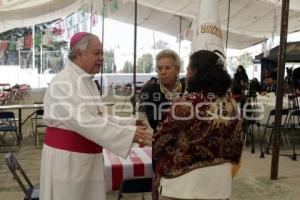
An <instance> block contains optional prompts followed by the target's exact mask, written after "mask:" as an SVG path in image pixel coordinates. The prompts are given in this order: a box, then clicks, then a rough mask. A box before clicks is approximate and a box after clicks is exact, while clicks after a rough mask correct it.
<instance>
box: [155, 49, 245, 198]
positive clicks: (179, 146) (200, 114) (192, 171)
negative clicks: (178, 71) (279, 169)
mask: <svg viewBox="0 0 300 200" xmlns="http://www.w3.org/2000/svg"><path fill="white" fill-rule="evenodd" d="M186 80H187V92H188V94H186V95H184V96H183V97H182V98H180V99H178V100H176V101H174V102H173V104H172V106H171V107H170V109H169V111H168V112H166V113H165V115H164V117H163V120H162V121H161V122H160V123H159V124H158V127H157V132H156V133H154V146H153V153H154V159H155V163H156V165H155V167H156V169H155V170H156V173H157V174H158V175H159V176H160V178H158V181H157V187H158V191H159V193H160V194H159V195H160V196H159V199H160V200H175V199H228V198H229V197H230V195H231V184H232V164H237V163H239V161H240V157H241V153H242V148H243V135H242V120H241V117H240V114H239V111H238V107H237V105H236V103H235V101H234V100H233V99H232V98H231V95H230V94H228V92H227V91H228V89H229V87H230V84H231V80H230V76H229V74H228V73H227V72H226V71H225V70H224V65H223V62H222V61H221V59H220V58H219V57H218V56H217V55H216V54H215V53H213V52H210V51H207V50H200V51H197V52H195V53H193V54H192V55H191V56H190V62H189V65H188V68H187V75H186Z"/></svg>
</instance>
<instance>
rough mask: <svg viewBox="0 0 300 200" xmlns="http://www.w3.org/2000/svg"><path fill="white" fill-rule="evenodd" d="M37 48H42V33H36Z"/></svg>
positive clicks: (35, 42)
mask: <svg viewBox="0 0 300 200" xmlns="http://www.w3.org/2000/svg"><path fill="white" fill-rule="evenodd" d="M34 44H35V46H41V44H42V32H36V33H35V36H34Z"/></svg>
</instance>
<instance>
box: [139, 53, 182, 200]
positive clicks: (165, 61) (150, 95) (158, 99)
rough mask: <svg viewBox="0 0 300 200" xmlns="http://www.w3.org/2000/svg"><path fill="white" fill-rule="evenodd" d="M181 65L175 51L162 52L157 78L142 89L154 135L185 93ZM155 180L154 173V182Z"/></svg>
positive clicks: (153, 78)
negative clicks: (162, 118) (165, 115)
mask: <svg viewBox="0 0 300 200" xmlns="http://www.w3.org/2000/svg"><path fill="white" fill-rule="evenodd" d="M180 63H181V62H180V58H179V56H178V54H177V53H176V52H175V51H173V50H170V49H165V50H162V51H161V52H159V53H158V54H157V56H156V71H157V78H155V77H152V78H151V79H150V80H149V81H148V82H146V83H145V85H144V86H143V88H142V91H141V106H143V111H144V112H145V114H146V117H147V120H148V122H149V124H150V126H151V128H152V130H153V133H155V132H156V130H157V125H158V123H159V121H160V120H161V116H162V113H163V112H165V110H166V109H168V108H169V107H170V105H171V103H172V101H174V100H175V99H177V98H179V97H180V96H181V95H182V94H183V93H184V91H185V85H186V84H185V79H184V78H181V79H180V78H179V72H180ZM152 155H153V153H152ZM152 167H153V170H155V159H154V158H152ZM155 179H156V178H155V172H154V180H153V182H155ZM152 198H153V199H154V200H155V199H157V190H156V188H155V187H154V188H153V191H152Z"/></svg>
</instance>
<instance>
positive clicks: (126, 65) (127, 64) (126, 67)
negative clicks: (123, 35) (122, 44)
mask: <svg viewBox="0 0 300 200" xmlns="http://www.w3.org/2000/svg"><path fill="white" fill-rule="evenodd" d="M122 72H123V73H132V72H133V65H132V63H131V62H130V61H128V60H127V61H126V62H125V63H124V67H123V70H122Z"/></svg>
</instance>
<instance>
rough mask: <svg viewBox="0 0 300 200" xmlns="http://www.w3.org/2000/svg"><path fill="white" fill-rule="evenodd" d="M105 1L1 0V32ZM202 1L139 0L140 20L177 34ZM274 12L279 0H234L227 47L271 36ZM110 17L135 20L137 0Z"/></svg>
mask: <svg viewBox="0 0 300 200" xmlns="http://www.w3.org/2000/svg"><path fill="white" fill-rule="evenodd" d="M106 1H107V0H106ZM109 1H111V0H109ZM91 2H93V3H91ZM102 2H103V1H102V0H91V1H90V0H63V1H61V0H0V32H3V31H6V30H9V29H12V28H16V27H22V26H31V25H32V24H38V23H42V22H47V21H51V20H53V19H57V18H61V17H65V16H67V15H69V14H71V13H72V12H75V11H77V10H78V9H79V8H80V7H81V6H82V5H83V4H85V3H89V5H92V4H93V10H98V11H99V10H101V7H102ZM199 5H200V0H138V23H137V24H138V25H139V26H142V27H146V28H150V29H153V30H157V31H161V32H164V33H167V34H171V35H174V36H178V34H179V32H180V31H179V24H180V22H179V16H182V17H183V18H182V19H183V20H182V31H183V30H184V29H186V28H187V27H189V26H190V25H191V23H192V22H193V19H195V18H196V17H197V15H198V13H197V12H198V11H199ZM228 6H229V0H220V6H219V7H220V9H219V13H220V21H221V26H222V29H223V31H224V36H226V31H227V23H228V20H227V15H228ZM275 10H277V12H275ZM93 12H94V11H93ZM275 13H277V14H278V15H280V1H279V0H231V8H230V18H229V19H230V20H229V35H228V48H235V49H243V48H246V47H249V46H251V45H253V44H255V43H258V42H260V41H263V40H264V39H265V38H267V37H269V36H271V35H272V33H273V32H274V30H275V29H274V27H276V26H278V27H279V24H280V17H277V19H278V20H277V21H276V26H275V25H274V15H275ZM108 17H109V18H112V19H115V20H119V21H122V22H126V23H131V24H132V23H133V19H134V0H118V10H116V11H115V12H113V13H112V14H109V16H108ZM298 30H300V1H298V0H293V1H291V5H290V18H289V32H290V33H291V32H295V31H298ZM278 32H279V28H278V29H277V32H276V33H275V34H276V35H278Z"/></svg>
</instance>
